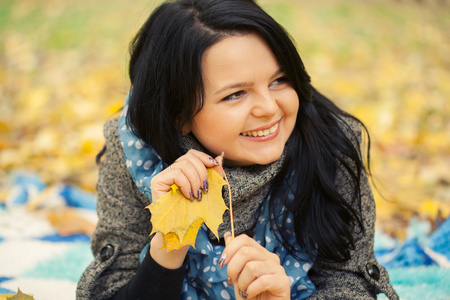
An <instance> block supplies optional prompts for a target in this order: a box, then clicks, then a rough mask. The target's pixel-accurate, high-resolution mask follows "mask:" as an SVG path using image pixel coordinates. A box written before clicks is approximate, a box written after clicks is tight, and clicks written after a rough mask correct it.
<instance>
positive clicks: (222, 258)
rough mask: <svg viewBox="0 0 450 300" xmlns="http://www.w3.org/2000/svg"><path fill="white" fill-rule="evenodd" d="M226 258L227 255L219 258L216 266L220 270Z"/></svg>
mask: <svg viewBox="0 0 450 300" xmlns="http://www.w3.org/2000/svg"><path fill="white" fill-rule="evenodd" d="M226 258H227V255H226V254H225V253H224V254H222V256H221V257H220V259H219V264H218V266H219V269H222V268H223V263H224V262H225V259H226Z"/></svg>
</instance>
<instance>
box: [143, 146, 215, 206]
mask: <svg viewBox="0 0 450 300" xmlns="http://www.w3.org/2000/svg"><path fill="white" fill-rule="evenodd" d="M220 163H222V156H220V155H219V156H217V157H216V159H214V158H212V157H211V156H209V155H208V154H206V153H203V152H200V151H197V150H189V151H188V152H187V153H186V154H185V155H183V156H180V157H179V158H178V159H177V160H176V161H175V162H174V163H173V164H171V165H170V166H169V167H168V168H166V169H164V170H163V171H161V172H160V173H158V174H157V175H155V177H153V179H152V181H151V183H150V184H151V189H152V199H153V201H156V200H157V199H158V198H159V197H161V196H163V195H164V194H166V193H167V192H168V191H169V190H170V186H171V185H172V184H174V183H175V184H176V185H177V186H178V187H179V188H180V190H181V192H182V193H183V195H184V196H185V197H186V198H188V199H191V200H194V199H198V200H201V195H202V190H203V191H204V192H205V193H207V192H208V180H207V179H208V172H207V170H206V168H211V167H213V168H214V169H215V170H216V171H217V172H218V173H219V174H221V175H223V174H222V172H221V170H220V167H219V164H220Z"/></svg>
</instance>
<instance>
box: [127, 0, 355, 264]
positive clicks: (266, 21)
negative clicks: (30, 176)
mask: <svg viewBox="0 0 450 300" xmlns="http://www.w3.org/2000/svg"><path fill="white" fill-rule="evenodd" d="M249 33H254V34H258V35H259V36H260V37H262V38H263V39H264V40H265V42H266V43H267V44H268V45H269V47H270V48H271V50H272V52H273V53H274V55H275V56H276V58H277V60H278V62H279V64H280V66H281V69H282V70H283V71H284V72H285V74H286V76H287V78H288V79H289V82H290V84H291V85H292V87H293V88H294V89H295V91H296V92H297V94H298V97H299V101H300V105H299V110H298V115H297V122H296V125H295V128H294V130H293V132H292V135H291V137H290V138H289V141H288V143H287V149H286V161H285V163H284V165H283V167H282V170H281V172H280V173H279V174H278V175H277V177H276V178H275V182H274V185H273V189H272V190H271V192H270V193H271V195H272V196H273V197H270V199H271V200H270V201H271V202H270V208H271V210H272V212H274V207H275V206H276V205H274V204H275V201H281V202H282V203H283V204H284V206H285V207H286V208H287V209H288V210H289V211H290V212H292V213H293V215H294V225H295V235H296V237H297V240H298V242H299V244H300V246H301V247H303V248H304V249H305V250H306V251H307V252H308V253H309V254H310V256H311V257H313V256H314V257H316V258H320V259H326V260H332V261H344V260H348V259H349V258H350V249H351V248H352V247H354V242H355V241H354V239H353V235H352V233H353V232H354V230H355V227H357V228H359V229H361V230H363V226H362V221H361V216H360V211H359V210H358V209H355V208H353V207H354V206H353V204H354V203H353V201H359V200H360V198H361V193H360V186H359V182H360V178H361V172H363V170H364V164H363V162H362V159H361V154H360V151H359V144H358V143H357V142H356V143H355V141H356V140H357V138H358V137H356V136H355V137H352V135H355V134H356V133H354V132H353V131H352V130H351V128H350V126H349V125H348V124H347V123H348V122H347V120H349V119H353V120H355V121H356V122H359V121H358V120H357V119H356V118H354V117H352V116H351V115H349V114H347V113H345V112H343V111H342V110H340V109H339V108H338V107H337V106H336V105H334V104H333V103H332V102H331V101H330V100H329V99H327V98H326V97H325V96H323V95H321V94H320V93H319V92H318V91H317V90H315V89H314V88H313V87H312V85H311V83H310V77H309V75H308V73H307V72H306V70H305V67H304V65H303V62H302V60H301V58H300V56H299V54H298V52H297V50H296V47H295V45H294V43H293V42H292V40H291V38H290V36H289V35H288V34H287V33H286V31H285V30H284V29H283V28H282V26H280V25H279V24H278V23H277V22H276V21H275V20H274V19H272V18H271V17H270V16H269V15H268V14H267V13H266V12H264V11H263V10H262V9H261V8H260V7H259V6H258V5H256V4H255V3H254V2H253V1H249V0H178V1H168V2H165V3H163V4H162V5H161V6H159V7H158V8H157V9H156V10H155V11H154V12H153V13H152V14H151V16H150V17H149V19H148V20H147V21H146V22H145V24H144V25H143V27H142V28H141V29H140V31H139V32H138V34H137V35H136V37H135V38H134V40H133V41H132V43H131V45H130V53H131V60H130V66H129V75H130V79H131V85H132V89H131V90H132V91H131V94H130V100H129V107H128V114H127V118H128V123H129V124H130V127H131V129H132V130H133V132H134V133H135V134H136V135H137V136H138V137H140V138H141V139H142V140H144V141H145V142H146V143H147V144H149V145H151V146H152V147H153V148H154V149H155V150H156V151H157V152H158V154H159V155H160V157H161V159H162V160H163V162H165V163H168V164H170V163H172V162H173V161H175V159H177V158H178V157H179V156H181V155H182V154H183V153H181V150H180V149H178V148H177V140H178V138H179V136H180V134H181V131H182V127H183V125H184V124H185V123H186V122H189V121H190V120H191V119H192V118H193V116H194V115H195V114H196V113H197V112H198V111H199V110H200V109H201V108H202V106H203V95H204V86H203V76H202V65H201V62H202V55H203V53H204V52H205V51H206V50H207V49H208V48H209V47H211V46H212V45H214V44H215V43H217V42H219V41H220V40H222V39H223V38H225V37H227V36H232V35H243V34H249ZM359 123H360V122H359ZM348 132H350V135H349V134H348ZM352 141H353V142H352ZM338 168H341V169H343V170H344V171H345V173H346V174H344V175H346V176H345V178H348V181H349V183H350V184H352V186H353V195H354V197H351V198H352V199H345V198H343V196H342V195H341V193H340V192H339V191H338V190H337V188H336V184H335V182H336V178H335V177H336V172H337V170H338ZM292 172H295V174H296V175H295V176H293V177H292V178H293V179H294V180H293V181H292V180H291V181H290V183H289V184H288V185H286V180H285V178H286V176H287V175H288V174H291V173H292ZM347 175H348V176H347ZM286 189H292V190H293V191H294V193H295V199H293V200H292V199H288V198H287V196H286V195H287V193H285V192H284V191H285V190H286ZM274 220H275V219H273V220H272V221H271V222H273V224H274V226H275V228H277V231H278V232H279V234H280V241H281V242H282V243H283V245H284V246H285V247H286V248H287V249H288V250H289V251H290V252H291V253H292V254H294V255H295V254H296V251H297V249H294V248H293V247H292V245H289V244H288V243H287V236H288V234H287V231H286V230H285V229H286V228H285V225H283V224H286V223H285V222H283V223H282V224H278V223H276V222H275V221H274ZM277 224H278V225H277Z"/></svg>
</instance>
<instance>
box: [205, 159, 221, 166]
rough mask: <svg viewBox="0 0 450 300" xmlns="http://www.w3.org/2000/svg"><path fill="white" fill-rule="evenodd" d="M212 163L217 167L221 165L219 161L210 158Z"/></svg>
mask: <svg viewBox="0 0 450 300" xmlns="http://www.w3.org/2000/svg"><path fill="white" fill-rule="evenodd" d="M208 159H209V161H210V162H212V163H213V164H215V165H216V166H217V165H218V164H219V162H218V161H217V160H215V159H214V158H212V157H210V158H208Z"/></svg>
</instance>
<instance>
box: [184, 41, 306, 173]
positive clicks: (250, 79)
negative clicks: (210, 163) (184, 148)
mask: <svg viewBox="0 0 450 300" xmlns="http://www.w3.org/2000/svg"><path fill="white" fill-rule="evenodd" d="M202 71H203V78H204V86H205V98H204V106H203V108H202V109H201V110H200V112H199V113H198V114H197V115H195V116H194V118H193V120H192V121H191V122H190V123H189V124H188V125H186V126H185V128H184V129H185V131H192V133H193V134H194V135H195V137H196V138H197V139H198V140H199V141H200V143H201V144H202V145H203V146H204V147H206V148H207V149H208V150H209V151H210V152H211V153H212V154H214V155H219V154H220V153H221V152H222V151H223V152H224V153H225V158H226V159H227V163H228V164H230V165H235V166H248V165H253V164H260V165H265V164H269V163H271V162H274V161H275V160H277V159H278V158H280V156H281V154H282V152H283V149H284V146H285V144H286V141H287V140H288V138H289V136H290V135H291V132H292V130H293V128H294V125H295V120H296V117H297V111H298V106H299V100H298V95H297V93H296V92H295V90H294V89H293V88H292V86H291V85H290V84H289V81H288V80H287V78H286V77H285V74H284V72H283V70H281V69H280V65H279V64H278V61H277V59H276V58H275V56H274V55H273V53H272V51H271V50H270V48H269V46H268V45H267V44H266V43H265V41H264V40H263V39H261V38H260V37H259V36H258V35H256V34H247V35H242V36H230V37H227V38H225V39H223V40H221V41H220V42H218V43H216V44H214V45H213V46H212V47H211V48H209V49H208V50H207V51H206V52H205V53H204V55H203V59H202Z"/></svg>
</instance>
